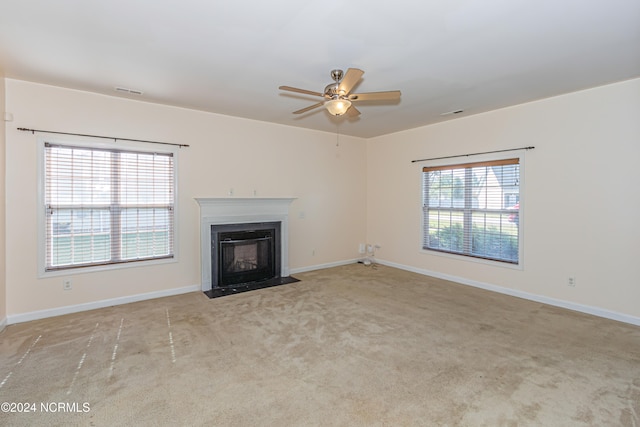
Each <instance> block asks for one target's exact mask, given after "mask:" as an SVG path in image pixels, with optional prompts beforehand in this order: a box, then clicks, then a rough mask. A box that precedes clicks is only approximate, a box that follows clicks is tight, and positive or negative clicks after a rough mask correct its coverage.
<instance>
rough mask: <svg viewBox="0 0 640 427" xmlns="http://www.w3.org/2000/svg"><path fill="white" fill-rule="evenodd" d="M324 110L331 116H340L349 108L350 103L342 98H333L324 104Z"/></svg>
mask: <svg viewBox="0 0 640 427" xmlns="http://www.w3.org/2000/svg"><path fill="white" fill-rule="evenodd" d="M324 106H325V108H326V109H327V111H329V113H330V114H331V115H333V116H341V115H343V114H344V113H346V112H347V110H348V109H349V107H351V101H349V100H348V99H344V98H334V99H330V100H328V101H326V102H325V103H324Z"/></svg>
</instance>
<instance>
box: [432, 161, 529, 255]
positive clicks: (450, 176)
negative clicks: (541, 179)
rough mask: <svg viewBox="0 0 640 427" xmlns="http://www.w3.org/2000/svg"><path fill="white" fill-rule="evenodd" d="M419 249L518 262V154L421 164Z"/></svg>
mask: <svg viewBox="0 0 640 427" xmlns="http://www.w3.org/2000/svg"><path fill="white" fill-rule="evenodd" d="M422 177H423V215H424V222H423V244H422V246H423V249H426V250H434V251H440V252H448V253H454V254H460V255H467V256H471V257H476V258H483V259H489V260H495V261H502V262H506V263H511V264H518V263H519V262H520V254H519V252H520V251H519V248H520V241H519V235H520V231H519V230H520V159H518V158H514V159H502V160H494V161H486V162H476V163H466V164H457V165H445V166H434V167H425V168H423V172H422Z"/></svg>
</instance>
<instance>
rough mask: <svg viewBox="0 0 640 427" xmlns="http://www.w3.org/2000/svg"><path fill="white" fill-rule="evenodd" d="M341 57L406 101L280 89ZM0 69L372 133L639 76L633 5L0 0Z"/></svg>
mask: <svg viewBox="0 0 640 427" xmlns="http://www.w3.org/2000/svg"><path fill="white" fill-rule="evenodd" d="M349 67H354V68H360V69H362V70H364V71H365V74H364V76H363V79H362V80H361V82H360V84H359V85H358V86H356V88H355V91H357V92H372V91H384V90H401V91H402V98H401V101H400V102H399V103H395V104H386V105H380V104H367V103H365V102H361V103H358V109H359V110H360V111H361V112H362V114H361V115H360V116H359V117H358V118H357V119H355V120H354V119H348V118H345V117H341V118H335V117H331V116H330V115H329V114H328V113H327V112H326V111H325V110H324V109H323V108H318V109H316V110H313V111H312V112H310V113H307V114H304V115H302V116H294V115H293V114H291V112H292V111H294V110H298V109H301V108H303V107H306V106H308V105H311V104H313V103H315V102H317V101H318V100H320V99H319V98H314V97H311V96H307V95H298V94H295V93H291V92H289V93H285V92H282V91H280V90H278V86H280V85H289V86H295V87H298V88H303V89H308V90H312V91H316V92H322V91H323V89H324V87H325V85H327V84H328V83H330V82H331V78H330V75H329V73H330V71H331V70H332V69H334V68H342V69H344V70H346V69H347V68H349ZM0 69H2V70H4V74H5V77H8V78H15V79H21V80H28V81H33V82H40V83H46V84H52V85H57V86H62V87H68V88H75V89H81V90H87V91H92V92H98V93H104V94H108V95H113V96H125V97H129V98H135V99H141V100H145V101H150V102H157V103H162V104H169V105H176V106H183V107H188V108H193V109H198V110H204V111H210V112H214V113H220V114H225V115H231V116H238V117H245V118H249V119H255V120H261V121H267V122H273V123H280V124H284V125H290V126H300V127H305V128H311V129H318V130H322V131H328V132H335V131H336V127H337V125H339V131H340V133H342V134H347V135H354V136H360V137H373V136H377V135H383V134H387V133H392V132H397V131H401V130H404V129H410V128H414V127H419V126H423V125H427V124H431V123H435V122H439V121H443V120H450V119H453V118H457V117H461V116H464V115H470V114H477V113H480V112H484V111H489V110H493V109H496V108H501V107H505V106H509V105H515V104H519V103H523V102H527V101H532V100H536V99H541V98H545V97H549V96H554V95H558V94H563V93H568V92H572V91H576V90H581V89H585V88H590V87H594V86H599V85H603V84H607V83H612V82H616V81H621V80H626V79H630V78H635V77H639V76H640V1H639V0H482V1H481V0H448V1H447V0H438V1H436V0H422V1H418V0H395V1H388V0H385V1H382V0H342V1H335V0H325V1H314V0H307V1H304V0H271V1H264V0H233V1H222V0H180V1H176V0H105V1H87V0H53V1H52V0H0ZM116 86H119V87H125V88H130V89H134V90H140V91H142V92H144V94H143V95H139V96H136V95H121V94H118V93H116V92H115V91H114V88H115V87H116ZM460 109H462V110H464V112H463V113H461V114H458V115H449V116H442V113H446V112H450V111H454V110H460ZM34 125H35V124H34ZM66 131H73V130H66Z"/></svg>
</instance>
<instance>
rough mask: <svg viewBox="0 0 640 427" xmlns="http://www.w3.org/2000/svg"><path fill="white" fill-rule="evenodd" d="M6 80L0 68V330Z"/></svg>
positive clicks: (1, 315)
mask: <svg viewBox="0 0 640 427" xmlns="http://www.w3.org/2000/svg"><path fill="white" fill-rule="evenodd" d="M4 92H5V81H4V73H3V72H2V70H0V330H2V328H3V327H4V324H5V322H6V318H7V288H6V258H5V247H6V246H5V244H6V238H5V209H6V202H5V182H6V179H5V128H6V123H5V121H4V112H5V111H7V110H6V108H5V93H4Z"/></svg>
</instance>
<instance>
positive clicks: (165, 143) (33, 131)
mask: <svg viewBox="0 0 640 427" xmlns="http://www.w3.org/2000/svg"><path fill="white" fill-rule="evenodd" d="M18 130H21V131H25V132H31V133H36V132H40V133H55V134H57V135H72V136H86V137H89V138H102V139H113V141H114V142H118V141H133V142H147V143H149V144H162V145H173V146H175V147H180V148H182V147H188V145H187V144H174V143H171V142H158V141H145V140H144V139H130V138H116V137H113V136H101V135H86V134H83V133H69V132H55V131H52V130H39V129H26V128H18Z"/></svg>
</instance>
